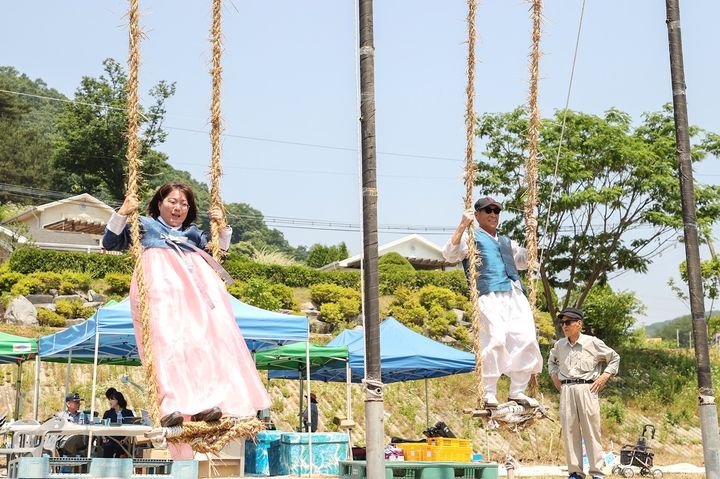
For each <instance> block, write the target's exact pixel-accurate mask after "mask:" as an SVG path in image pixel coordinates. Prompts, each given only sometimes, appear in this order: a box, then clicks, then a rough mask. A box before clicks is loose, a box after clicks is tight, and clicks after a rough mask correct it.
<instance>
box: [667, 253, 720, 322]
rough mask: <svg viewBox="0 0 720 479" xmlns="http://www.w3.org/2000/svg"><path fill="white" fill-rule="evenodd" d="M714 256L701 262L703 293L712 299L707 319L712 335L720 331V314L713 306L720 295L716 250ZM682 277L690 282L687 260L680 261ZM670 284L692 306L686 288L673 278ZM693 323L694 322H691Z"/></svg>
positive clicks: (679, 296) (719, 268) (718, 260)
mask: <svg viewBox="0 0 720 479" xmlns="http://www.w3.org/2000/svg"><path fill="white" fill-rule="evenodd" d="M712 251H713V257H712V258H711V259H709V260H706V261H701V262H700V276H701V278H702V286H703V294H704V295H705V297H706V298H707V299H709V300H710V308H709V312H706V315H705V317H706V319H707V323H708V333H709V335H710V336H712V335H713V334H715V333H717V332H719V331H720V316H719V315H717V314H713V308H714V307H715V302H716V301H717V299H718V298H719V297H720V259H718V258H717V256H715V253H714V250H712ZM680 277H681V278H682V280H683V283H684V284H687V283H688V272H687V262H686V261H683V262H682V263H680ZM668 286H670V289H672V290H673V292H674V293H675V294H676V295H677V297H678V298H680V300H681V301H683V302H684V303H685V304H687V305H688V309H689V307H690V301H689V298H688V295H687V293H686V289H682V288H680V287H679V286H678V285H677V284H675V281H673V279H672V278H670V279H669V280H668ZM691 325H692V324H691Z"/></svg>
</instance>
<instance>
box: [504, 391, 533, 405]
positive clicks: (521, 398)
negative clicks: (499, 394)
mask: <svg viewBox="0 0 720 479" xmlns="http://www.w3.org/2000/svg"><path fill="white" fill-rule="evenodd" d="M513 396H514V397H511V398H508V401H515V402H516V403H518V404H520V405H521V406H527V407H539V406H540V403H539V402H538V401H537V399H535V398H531V397H530V396H527V395H525V394H523V393H518V394H514V395H513Z"/></svg>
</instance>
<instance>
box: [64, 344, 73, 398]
mask: <svg viewBox="0 0 720 479" xmlns="http://www.w3.org/2000/svg"><path fill="white" fill-rule="evenodd" d="M71 364H72V349H71V350H70V351H69V352H68V362H67V371H66V372H65V396H67V395H68V394H70V365H71Z"/></svg>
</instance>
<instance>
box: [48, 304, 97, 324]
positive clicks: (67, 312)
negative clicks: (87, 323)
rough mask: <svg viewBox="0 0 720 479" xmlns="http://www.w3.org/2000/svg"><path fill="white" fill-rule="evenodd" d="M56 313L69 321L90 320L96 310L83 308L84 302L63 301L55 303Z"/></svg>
mask: <svg viewBox="0 0 720 479" xmlns="http://www.w3.org/2000/svg"><path fill="white" fill-rule="evenodd" d="M55 312H56V313H57V314H59V315H60V316H63V317H65V318H67V319H74V318H89V317H90V316H92V315H93V314H94V313H95V309H93V308H91V307H89V306H88V307H83V302H82V301H80V300H79V299H71V300H68V299H62V300H60V301H58V302H57V303H55Z"/></svg>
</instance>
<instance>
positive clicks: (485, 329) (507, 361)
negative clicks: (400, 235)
mask: <svg viewBox="0 0 720 479" xmlns="http://www.w3.org/2000/svg"><path fill="white" fill-rule="evenodd" d="M500 211H502V203H500V202H498V201H496V200H495V199H494V198H492V197H491V196H485V197H482V198H480V199H479V200H477V201H476V202H475V208H474V210H473V209H468V210H466V211H465V212H464V213H463V216H462V219H461V220H460V224H459V225H458V227H457V229H456V230H455V233H454V234H453V235H452V237H451V238H450V239H449V240H448V242H447V244H446V245H445V248H444V249H443V256H444V257H445V259H446V260H447V261H448V262H451V263H456V262H458V261H462V262H463V267H464V268H465V273H466V274H467V275H468V278H469V277H470V272H469V270H468V264H469V263H468V260H467V254H468V246H467V228H468V226H470V225H471V224H472V221H473V218H474V219H475V220H477V222H478V225H479V226H480V228H478V229H477V230H476V231H475V244H476V246H477V250H478V255H479V259H480V264H479V265H478V277H477V284H476V287H477V290H478V294H479V298H478V304H477V305H476V307H477V308H478V312H479V316H480V323H481V324H480V327H481V331H480V350H481V354H482V369H483V370H482V377H483V384H484V386H485V396H484V397H483V402H484V403H485V406H486V407H496V406H497V405H498V400H497V381H498V379H500V376H501V375H502V374H505V375H506V376H508V377H510V391H509V394H508V399H509V400H512V401H516V402H517V403H519V404H522V405H524V406H529V407H538V406H539V403H538V402H537V400H535V399H533V398H531V397H528V396H527V395H526V394H525V388H526V387H527V385H528V383H529V382H530V378H531V376H532V374H537V373H539V372H540V371H542V364H543V360H542V356H541V355H540V348H539V346H538V343H537V337H536V334H535V320H534V319H533V315H532V310H531V308H530V304H529V303H528V300H527V298H526V297H525V292H524V289H523V286H522V284H521V282H520V276H519V274H518V270H524V269H527V255H526V251H525V248H521V247H520V246H518V244H517V243H516V242H514V241H512V240H510V238H508V237H506V236H500V235H498V234H497V227H498V224H499V222H500Z"/></svg>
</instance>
